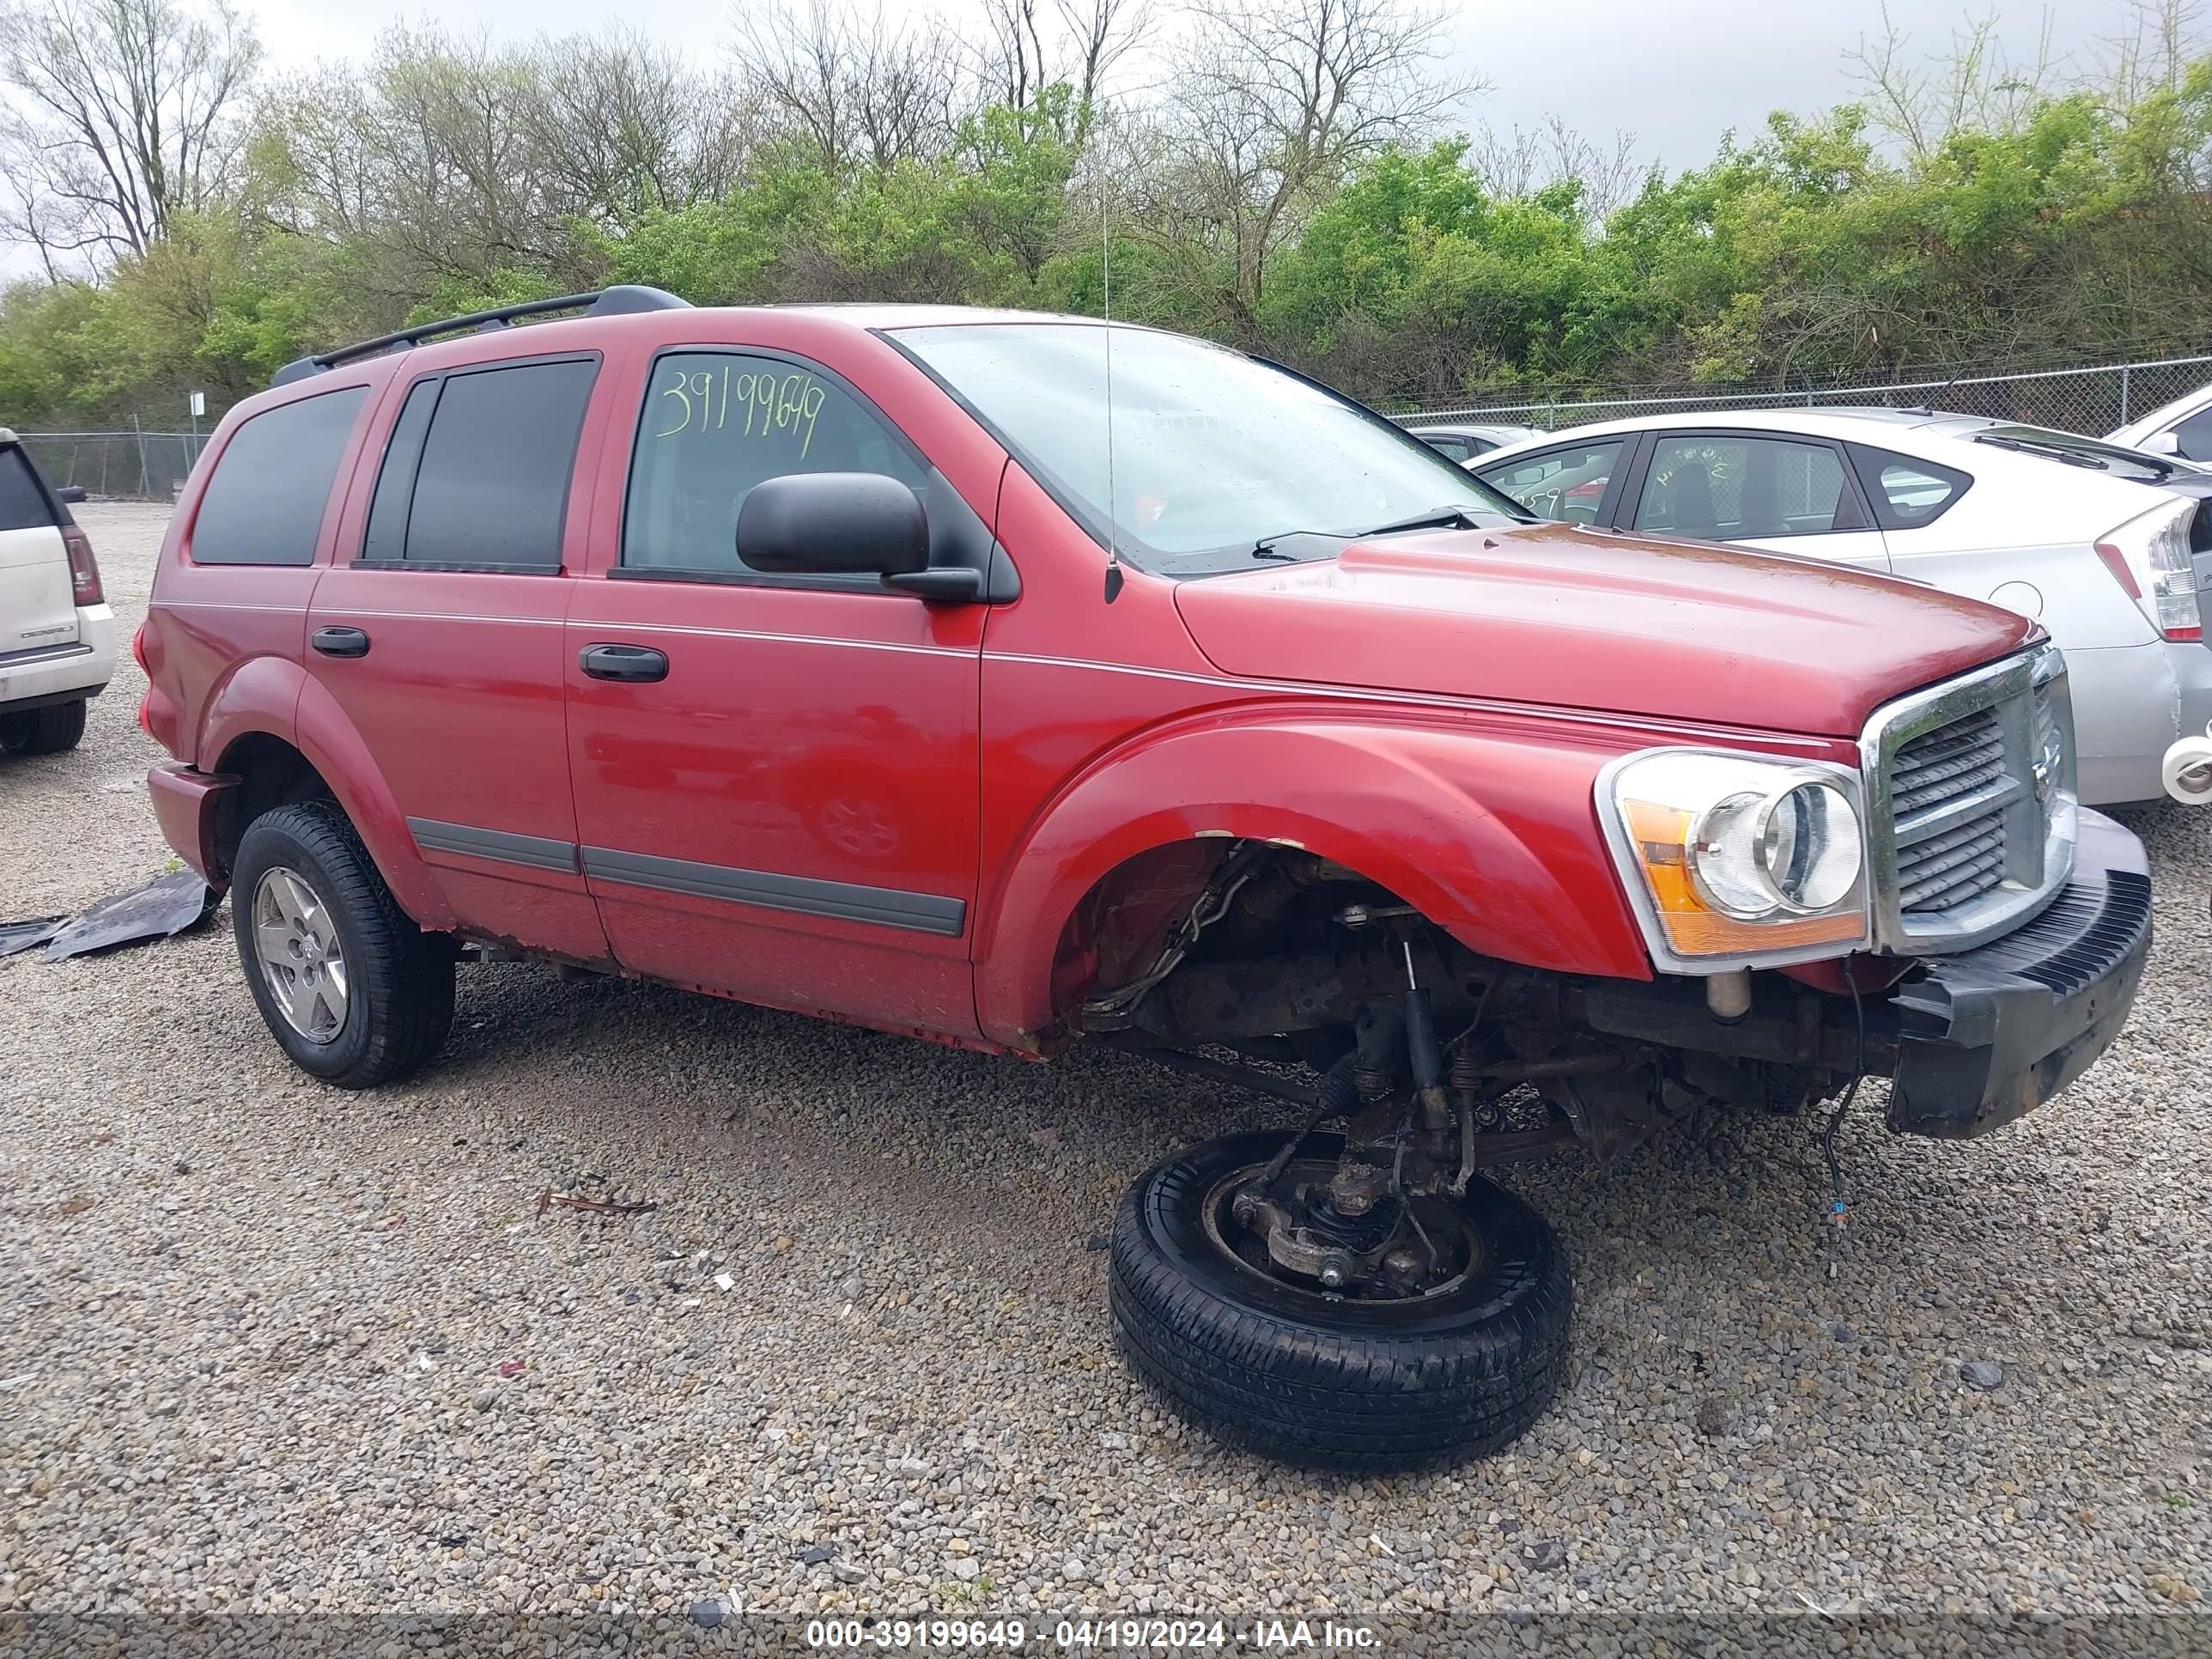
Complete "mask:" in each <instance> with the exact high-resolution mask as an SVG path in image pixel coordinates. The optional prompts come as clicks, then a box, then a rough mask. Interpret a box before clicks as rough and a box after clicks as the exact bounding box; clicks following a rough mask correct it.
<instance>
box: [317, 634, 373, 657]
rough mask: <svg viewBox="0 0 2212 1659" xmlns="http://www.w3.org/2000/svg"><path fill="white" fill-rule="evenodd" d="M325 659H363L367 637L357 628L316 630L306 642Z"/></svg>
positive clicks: (366, 649)
mask: <svg viewBox="0 0 2212 1659" xmlns="http://www.w3.org/2000/svg"><path fill="white" fill-rule="evenodd" d="M307 643H308V644H310V645H312V646H313V647H315V649H316V650H318V651H319V652H321V653H323V654H324V655H325V656H326V657H365V656H367V655H368V635H366V634H364V633H362V631H361V629H358V628H318V629H316V630H315V632H314V636H313V638H312V639H310V640H309V641H307Z"/></svg>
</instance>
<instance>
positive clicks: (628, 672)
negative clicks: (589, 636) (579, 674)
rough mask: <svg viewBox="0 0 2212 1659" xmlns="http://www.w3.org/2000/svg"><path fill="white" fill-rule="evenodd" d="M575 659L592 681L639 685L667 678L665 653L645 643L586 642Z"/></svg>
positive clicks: (666, 655)
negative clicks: (592, 643)
mask: <svg viewBox="0 0 2212 1659" xmlns="http://www.w3.org/2000/svg"><path fill="white" fill-rule="evenodd" d="M579 660H580V662H581V663H582V664H583V668H584V672H586V674H588V675H590V676H591V677H592V678H593V679H595V680H623V681H627V682H629V683H631V684H645V683H647V682H649V681H652V680H665V679H666V678H668V653H666V652H665V651H655V650H654V649H653V647H651V646H649V645H587V646H586V647H584V654H583V656H582V657H581V658H580V659H579Z"/></svg>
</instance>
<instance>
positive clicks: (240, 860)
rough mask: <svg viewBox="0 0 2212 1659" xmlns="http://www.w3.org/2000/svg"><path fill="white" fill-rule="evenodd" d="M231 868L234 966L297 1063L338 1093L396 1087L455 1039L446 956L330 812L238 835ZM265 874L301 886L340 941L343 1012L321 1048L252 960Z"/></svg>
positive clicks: (280, 815)
mask: <svg viewBox="0 0 2212 1659" xmlns="http://www.w3.org/2000/svg"><path fill="white" fill-rule="evenodd" d="M232 864H233V867H232V871H231V889H230V891H231V907H230V908H231V921H232V927H233V931H234V933H236V935H237V939H238V957H239V963H240V966H241V967H242V968H243V969H245V971H246V984H247V986H248V987H251V989H252V992H253V1000H254V1004H255V1006H258V1008H259V1009H260V1010H261V1018H262V1020H263V1022H264V1024H267V1026H268V1027H269V1030H270V1035H272V1036H275V1037H276V1042H277V1043H278V1045H279V1046H280V1047H282V1048H283V1050H284V1052H285V1053H286V1054H289V1055H290V1056H291V1057H292V1060H293V1063H294V1064H295V1065H296V1066H299V1067H300V1069H301V1070H302V1071H304V1072H307V1073H312V1074H313V1075H314V1076H316V1077H319V1078H320V1079H323V1081H325V1083H332V1084H336V1085H337V1086H338V1087H339V1088H341V1089H373V1088H374V1087H376V1086H377V1085H379V1084H383V1083H396V1082H398V1081H399V1080H400V1079H404V1078H407V1077H410V1076H412V1075H413V1074H414V1073H416V1072H418V1071H420V1070H421V1069H422V1067H423V1066H426V1065H427V1064H428V1063H429V1061H430V1060H431V1059H432V1057H433V1056H435V1054H437V1052H438V1050H439V1049H440V1048H442V1047H444V1046H445V1042H446V1036H447V1033H448V1032H450V1031H451V1030H453V947H452V945H451V944H450V943H449V942H448V941H447V940H446V939H442V938H441V937H440V936H438V935H436V934H433V933H424V932H423V931H422V929H421V928H419V927H416V925H415V924H414V922H413V921H410V920H409V919H408V916H407V915H406V913H405V912H404V911H403V910H401V909H400V908H399V904H398V901H397V900H395V899H394V898H393V897H392V890H391V889H390V888H388V887H386V885H385V884H384V878H383V877H382V876H380V875H379V874H378V873H377V870H376V866H375V865H374V864H373V863H372V862H370V860H369V857H368V852H367V851H366V850H365V849H364V848H362V844H361V837H360V836H357V835H356V834H355V833H354V828H353V825H352V824H351V823H349V822H348V821H347V818H346V815H345V814H344V813H343V811H340V810H339V809H338V808H337V805H334V804H332V803H331V802H329V801H309V802H307V803H305V804H303V805H297V806H280V807H278V808H276V810H275V811H270V812H265V813H264V814H263V815H262V816H261V817H258V818H256V819H254V821H253V822H252V823H250V824H249V825H247V826H246V834H245V836H244V837H243V838H242V839H241V840H240V842H239V845H238V856H237V858H236V859H234V860H233V861H232ZM272 869H281V870H283V871H289V872H291V873H292V874H294V875H295V876H296V877H298V878H301V880H303V881H304V882H305V883H306V884H307V886H308V887H309V888H310V889H312V890H313V895H314V896H315V898H316V899H317V900H318V901H319V902H321V904H322V905H323V906H324V907H325V908H326V909H327V910H328V912H329V915H330V919H331V922H332V924H333V925H334V926H335V927H336V930H337V937H338V940H339V944H340V947H341V950H342V951H343V961H344V964H345V968H346V976H347V997H346V1007H345V1012H344V1017H343V1024H340V1025H338V1026H337V1029H336V1030H335V1031H334V1032H332V1033H331V1035H330V1036H328V1037H327V1039H325V1040H321V1041H318V1040H317V1039H316V1038H315V1037H314V1036H310V1035H309V1034H307V1032H303V1031H301V1030H298V1029H296V1028H295V1026H294V1025H293V1024H292V1023H291V1021H290V1020H289V1019H288V1018H286V1016H285V1014H284V1012H283V1008H282V1006H280V1004H279V1001H278V998H277V995H276V992H275V991H274V990H273V989H272V987H270V983H269V978H268V975H267V972H266V971H265V970H264V968H263V965H262V963H261V960H260V957H259V955H258V952H257V951H256V949H255V945H254V938H253V931H254V916H253V912H254V906H255V899H256V895H257V894H258V891H259V890H260V884H261V879H262V878H263V876H264V875H265V874H267V873H268V872H270V871H271V870H272Z"/></svg>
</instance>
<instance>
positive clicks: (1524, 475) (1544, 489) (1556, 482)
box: [1480, 438, 1624, 524]
mask: <svg viewBox="0 0 2212 1659" xmlns="http://www.w3.org/2000/svg"><path fill="white" fill-rule="evenodd" d="M1623 447H1624V445H1623V443H1622V441H1621V440H1620V439H1619V438H1613V439H1608V440H1607V441H1605V442H1603V443H1595V444H1575V445H1572V446H1571V447H1568V448H1565V449H1547V450H1546V451H1545V452H1544V453H1542V454H1541V455H1527V456H1523V457H1522V459H1519V460H1516V461H1506V462H1503V463H1501V464H1499V465H1496V466H1486V467H1484V468H1482V469H1481V472H1480V476H1481V477H1483V478H1484V479H1485V480H1486V482H1488V483H1492V484H1495V485H1496V486H1497V487H1498V489H1502V490H1504V492H1505V493H1506V494H1507V495H1510V496H1511V497H1512V498H1513V499H1514V500H1515V501H1518V502H1520V503H1521V505H1522V506H1523V507H1527V508H1528V510H1529V511H1530V512H1531V513H1534V514H1535V515H1536V516H1537V517H1538V518H1540V519H1551V520H1554V521H1556V522H1558V523H1560V524H1595V523H1596V522H1597V515H1598V509H1599V508H1600V507H1602V506H1604V504H1605V489H1606V486H1607V484H1608V483H1612V482H1613V469H1614V468H1615V467H1617V466H1619V465H1620V452H1621V450H1622V448H1623Z"/></svg>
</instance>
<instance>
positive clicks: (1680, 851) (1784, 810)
mask: <svg viewBox="0 0 2212 1659" xmlns="http://www.w3.org/2000/svg"><path fill="white" fill-rule="evenodd" d="M1598 789H1599V802H1598V805H1599V810H1600V812H1601V815H1603V816H1604V817H1605V819H1606V823H1607V836H1608V838H1609V839H1610V841H1611V842H1612V844H1613V851H1614V854H1615V856H1616V857H1617V858H1618V859H1619V860H1620V864H1621V866H1622V867H1621V876H1622V878H1623V879H1624V880H1626V881H1627V882H1628V883H1629V884H1630V890H1631V893H1632V896H1633V897H1634V898H1635V899H1636V900H1637V908H1638V914H1639V915H1640V917H1641V918H1642V919H1643V921H1644V925H1645V933H1646V937H1647V942H1648V943H1649V944H1650V946H1651V949H1652V954H1653V956H1654V957H1656V958H1657V959H1658V961H1659V962H1660V963H1661V965H1662V967H1671V968H1674V969H1678V970H1680V971H1685V972H1692V973H1713V972H1719V971H1722V970H1723V969H1729V968H1735V967H1741V966H1745V965H1747V964H1749V963H1754V962H1762V961H1786V960H1791V959H1803V958H1806V957H1820V956H1834V955H1838V954H1840V953H1841V951H1844V950H1848V949H1850V948H1851V947H1853V946H1855V945H1863V943H1864V942H1865V940H1866V936H1867V916H1866V884H1865V872H1866V837H1865V834H1864V832H1863V829H1862V827H1861V825H1860V823H1859V814H1858V808H1857V804H1856V803H1857V798H1858V779H1857V775H1856V774H1855V773H1851V772H1848V771H1845V770H1844V769H1841V768H1838V767H1830V766H1820V765H1808V764H1803V763H1793V762H1789V761H1776V760H1760V759H1755V758H1753V757H1750V756H1747V755H1727V754H1714V753H1709V752H1705V751H1702V750H1688V749H1662V750H1651V751H1650V752H1648V753H1645V754H1642V755H1636V756H1632V757H1628V758H1627V759H1626V760H1622V761H1618V762H1615V763H1613V765H1612V766H1610V767H1608V768H1607V769H1606V772H1605V774H1604V775H1602V776H1601V779H1600V780H1599V784H1598Z"/></svg>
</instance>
